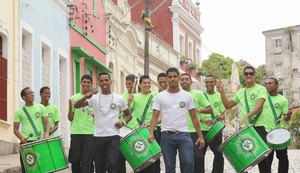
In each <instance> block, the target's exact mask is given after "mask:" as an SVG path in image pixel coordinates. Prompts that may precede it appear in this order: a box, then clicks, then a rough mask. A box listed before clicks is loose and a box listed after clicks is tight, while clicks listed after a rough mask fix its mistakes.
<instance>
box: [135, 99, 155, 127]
mask: <svg viewBox="0 0 300 173" xmlns="http://www.w3.org/2000/svg"><path fill="white" fill-rule="evenodd" d="M152 98H153V95H152V94H150V97H149V99H148V101H147V104H146V107H145V109H144V112H143V115H142V119H141V120H139V119H138V118H137V121H138V123H139V125H140V126H141V125H142V124H143V123H144V121H145V116H146V113H147V111H148V108H149V106H150V103H151V100H152Z"/></svg>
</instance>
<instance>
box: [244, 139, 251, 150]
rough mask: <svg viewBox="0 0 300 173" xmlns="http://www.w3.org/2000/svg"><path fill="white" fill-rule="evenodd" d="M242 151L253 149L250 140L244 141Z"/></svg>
mask: <svg viewBox="0 0 300 173" xmlns="http://www.w3.org/2000/svg"><path fill="white" fill-rule="evenodd" d="M242 146H243V149H244V150H246V151H251V150H252V149H253V143H252V142H251V141H250V140H245V141H244V142H243V144H242Z"/></svg>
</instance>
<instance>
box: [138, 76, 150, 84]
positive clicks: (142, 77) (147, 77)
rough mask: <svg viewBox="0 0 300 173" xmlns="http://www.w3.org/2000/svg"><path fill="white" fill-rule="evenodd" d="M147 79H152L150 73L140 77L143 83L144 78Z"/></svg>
mask: <svg viewBox="0 0 300 173" xmlns="http://www.w3.org/2000/svg"><path fill="white" fill-rule="evenodd" d="M145 79H150V77H149V76H148V75H143V76H141V77H140V80H139V83H140V84H141V83H142V82H143V80H145Z"/></svg>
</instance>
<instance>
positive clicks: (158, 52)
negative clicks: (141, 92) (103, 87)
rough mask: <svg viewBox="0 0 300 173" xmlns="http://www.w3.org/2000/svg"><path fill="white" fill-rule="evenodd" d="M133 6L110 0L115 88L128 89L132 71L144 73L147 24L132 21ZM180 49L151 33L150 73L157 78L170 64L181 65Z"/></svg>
mask: <svg viewBox="0 0 300 173" xmlns="http://www.w3.org/2000/svg"><path fill="white" fill-rule="evenodd" d="M130 8H131V7H130V6H129V4H128V3H127V2H126V1H122V0H119V1H106V8H105V9H106V11H105V12H106V17H107V24H106V26H107V29H106V30H107V39H108V40H107V55H106V59H107V63H108V64H109V67H110V69H111V70H112V77H113V80H114V82H113V90H114V91H115V92H117V93H123V92H124V91H126V87H125V77H126V76H127V75H128V74H135V75H137V76H141V75H143V74H144V68H145V67H144V47H145V33H144V24H137V23H134V22H132V21H131V15H130ZM178 55H179V54H178V53H177V52H176V51H174V50H173V48H172V47H170V45H169V44H167V43H166V42H164V41H163V40H161V39H160V38H158V37H157V36H156V35H154V34H152V33H150V34H149V64H150V65H149V76H150V78H151V79H152V80H153V82H154V85H152V86H153V87H152V90H155V89H156V87H155V85H156V78H157V75H158V74H159V73H160V72H165V71H166V69H167V68H169V67H171V66H172V67H178Z"/></svg>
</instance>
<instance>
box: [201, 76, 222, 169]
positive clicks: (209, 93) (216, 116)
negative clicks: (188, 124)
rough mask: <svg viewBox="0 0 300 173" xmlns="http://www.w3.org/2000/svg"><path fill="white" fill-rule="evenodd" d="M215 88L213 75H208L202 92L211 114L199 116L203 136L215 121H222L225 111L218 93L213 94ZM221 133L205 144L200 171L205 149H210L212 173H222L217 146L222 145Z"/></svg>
mask: <svg viewBox="0 0 300 173" xmlns="http://www.w3.org/2000/svg"><path fill="white" fill-rule="evenodd" d="M215 86H216V79H215V77H214V76H213V75H208V76H206V78H205V87H206V92H204V96H205V97H206V99H207V100H208V101H209V102H210V104H211V106H212V109H213V112H212V113H210V114H201V115H200V117H201V120H202V121H201V123H200V125H201V129H202V133H203V135H204V136H205V135H206V134H207V133H208V132H209V130H210V129H211V128H212V127H213V125H214V124H215V123H216V121H221V120H223V119H224V117H223V115H222V114H223V113H224V111H225V107H224V105H223V103H222V99H221V96H220V93H219V92H215ZM222 137H223V135H222V133H221V132H219V133H218V134H217V135H216V136H215V138H214V139H213V140H212V141H211V142H210V143H206V144H205V147H204V148H203V150H202V151H203V155H204V156H203V159H201V164H200V165H201V166H200V168H201V171H200V172H204V168H205V153H206V150H207V147H208V146H209V148H210V149H211V151H212V152H213V153H214V160H213V168H212V172H213V173H223V172H224V157H223V154H222V152H221V151H219V146H220V145H221V144H222Z"/></svg>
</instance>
